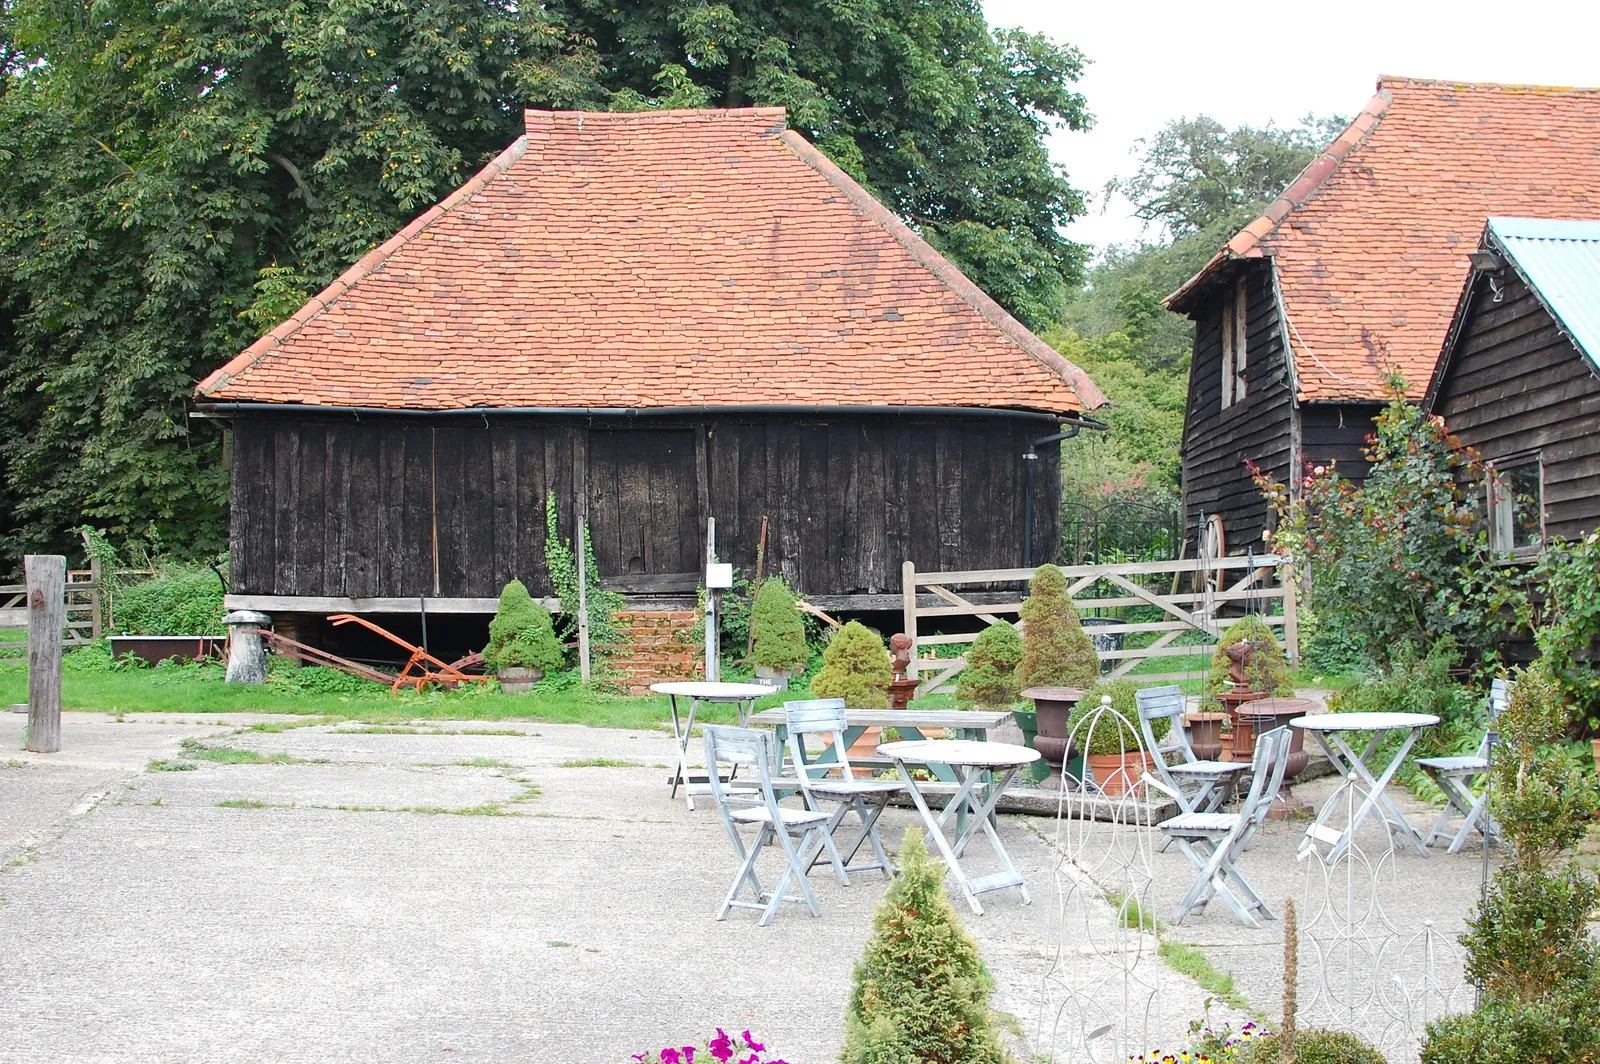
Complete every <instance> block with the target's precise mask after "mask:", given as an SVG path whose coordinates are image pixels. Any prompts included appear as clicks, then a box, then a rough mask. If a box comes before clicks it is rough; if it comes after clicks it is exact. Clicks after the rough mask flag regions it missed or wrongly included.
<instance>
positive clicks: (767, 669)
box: [756, 665, 798, 691]
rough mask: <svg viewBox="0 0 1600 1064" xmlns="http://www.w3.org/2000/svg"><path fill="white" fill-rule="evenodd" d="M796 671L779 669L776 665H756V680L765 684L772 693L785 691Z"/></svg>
mask: <svg viewBox="0 0 1600 1064" xmlns="http://www.w3.org/2000/svg"><path fill="white" fill-rule="evenodd" d="M796 671H798V670H797V669H780V668H778V667H777V666H776V665H757V666H756V679H757V680H759V681H760V682H761V683H764V684H766V685H767V686H768V687H770V688H772V689H773V690H774V691H787V690H788V689H789V681H790V680H791V679H793V678H794V674H795V672H796Z"/></svg>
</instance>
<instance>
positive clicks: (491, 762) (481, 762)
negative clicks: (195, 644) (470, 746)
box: [455, 757, 516, 768]
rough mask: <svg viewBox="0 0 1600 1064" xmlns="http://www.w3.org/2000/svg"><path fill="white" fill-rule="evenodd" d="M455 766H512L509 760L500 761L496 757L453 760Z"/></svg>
mask: <svg viewBox="0 0 1600 1064" xmlns="http://www.w3.org/2000/svg"><path fill="white" fill-rule="evenodd" d="M455 767H457V768H514V767H516V766H514V765H512V764H511V762H509V761H501V760H500V759H499V758H496V757H469V758H468V759H467V760H465V761H457V762H455Z"/></svg>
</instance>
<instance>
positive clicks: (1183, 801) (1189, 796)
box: [1134, 684, 1250, 813]
mask: <svg viewBox="0 0 1600 1064" xmlns="http://www.w3.org/2000/svg"><path fill="white" fill-rule="evenodd" d="M1134 700H1135V701H1136V702H1137V703H1138V705H1139V727H1140V728H1141V729H1143V731H1144V745H1145V749H1146V750H1148V751H1149V752H1150V756H1151V759H1152V760H1153V761H1154V762H1155V765H1154V767H1155V770H1156V774H1157V775H1158V776H1159V777H1160V780H1159V782H1160V783H1161V784H1162V785H1163V786H1161V787H1160V788H1159V789H1160V790H1162V791H1165V792H1166V793H1168V794H1170V795H1172V797H1173V799H1174V800H1176V801H1177V803H1178V809H1179V810H1180V811H1182V812H1185V813H1214V812H1216V811H1217V810H1218V809H1220V808H1221V807H1222V803H1223V802H1225V801H1227V800H1228V796H1229V795H1231V794H1232V793H1233V792H1234V790H1235V789H1236V788H1237V786H1238V781H1239V777H1240V775H1241V774H1243V773H1245V772H1247V771H1249V769H1250V766H1249V765H1247V764H1245V763H1244V762H1242V761H1202V760H1200V758H1198V757H1196V756H1195V752H1194V747H1192V746H1190V745H1189V736H1188V734H1187V733H1186V732H1185V731H1184V730H1183V689H1182V688H1180V687H1179V686H1178V685H1177V684H1172V685H1169V686H1167V687H1146V688H1144V689H1142V690H1140V691H1138V692H1137V693H1136V694H1135V695H1134ZM1163 717H1167V718H1170V719H1171V720H1172V726H1171V727H1170V728H1168V729H1167V734H1166V737H1165V738H1164V739H1162V740H1160V741H1158V740H1157V739H1156V734H1155V722H1156V721H1158V720H1160V719H1161V718H1163Z"/></svg>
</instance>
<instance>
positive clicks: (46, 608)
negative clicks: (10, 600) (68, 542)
mask: <svg viewBox="0 0 1600 1064" xmlns="http://www.w3.org/2000/svg"><path fill="white" fill-rule="evenodd" d="M23 568H24V571H25V575H26V578H27V588H28V600H27V601H28V743H27V747H28V749H29V750H32V751H33V752H34V753H38V754H53V753H55V752H56V751H57V750H60V749H61V630H62V625H64V624H66V622H67V559H66V558H65V557H64V556H62V555H60V554H30V555H28V556H27V557H26V558H25V559H23Z"/></svg>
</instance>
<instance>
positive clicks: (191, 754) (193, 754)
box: [183, 739, 313, 765]
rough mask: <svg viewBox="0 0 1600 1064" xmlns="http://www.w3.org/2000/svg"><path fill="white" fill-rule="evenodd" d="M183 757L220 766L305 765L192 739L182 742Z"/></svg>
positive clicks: (298, 760) (286, 757)
mask: <svg viewBox="0 0 1600 1064" xmlns="http://www.w3.org/2000/svg"><path fill="white" fill-rule="evenodd" d="M183 756H184V758H186V759H188V760H191V761H215V762H217V763H218V764H220V765H305V764H312V763H313V762H308V761H306V760H305V759H304V758H299V757H294V756H292V755H290V754H284V753H277V754H263V753H261V752H260V751H259V750H240V749H239V748H238V747H233V746H204V745H202V744H201V743H199V742H198V741H196V740H194V739H185V740H184V741H183Z"/></svg>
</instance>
